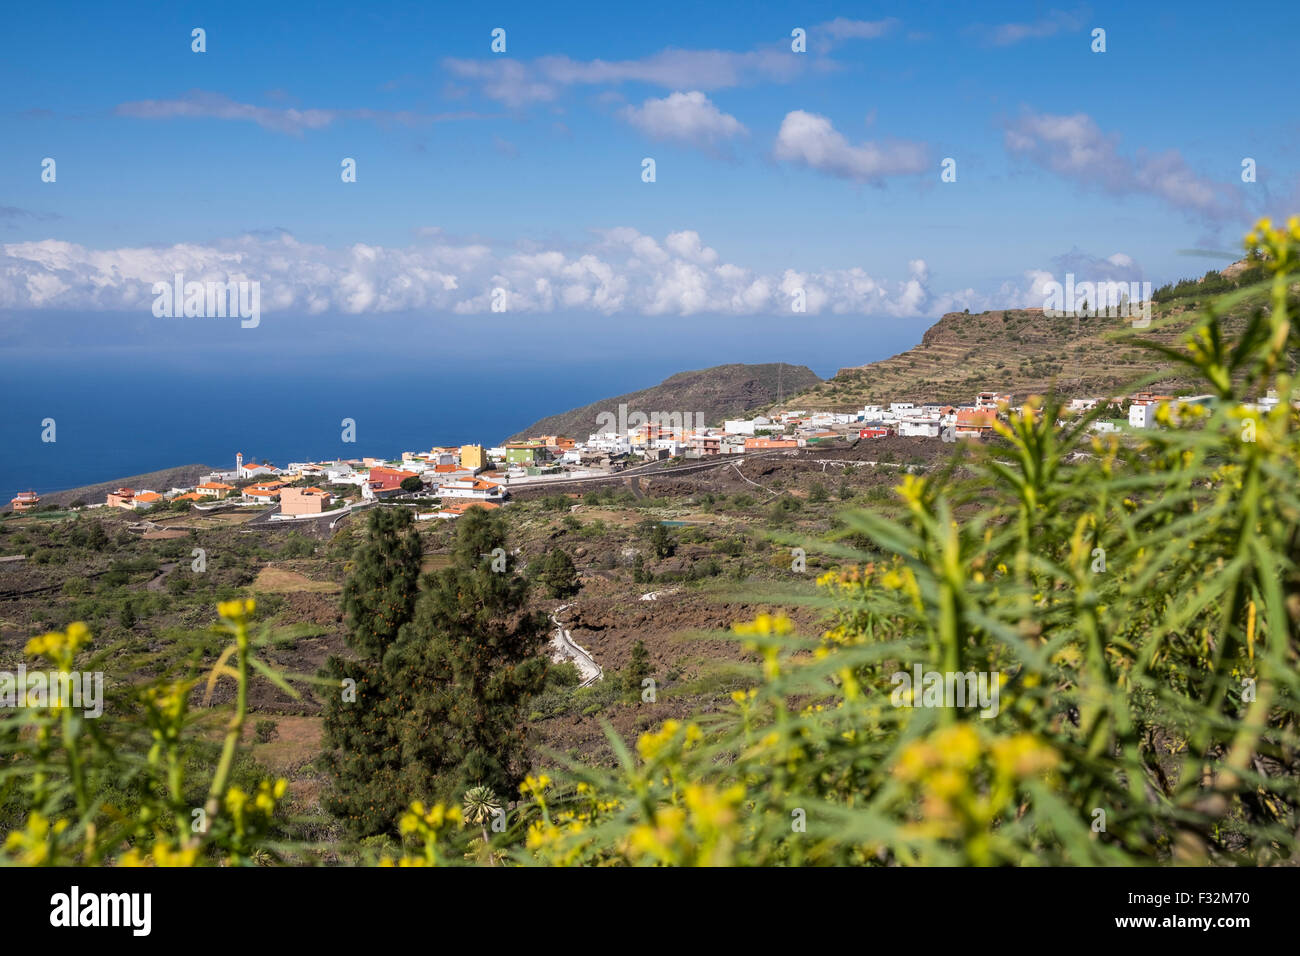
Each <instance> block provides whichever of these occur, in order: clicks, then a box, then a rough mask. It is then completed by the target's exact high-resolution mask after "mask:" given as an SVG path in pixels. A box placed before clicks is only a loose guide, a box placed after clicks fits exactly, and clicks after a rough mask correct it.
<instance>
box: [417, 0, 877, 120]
mask: <svg viewBox="0 0 1300 956" xmlns="http://www.w3.org/2000/svg"><path fill="white" fill-rule="evenodd" d="M898 25H899V21H898V20H896V19H893V18H889V19H884V20H874V21H868V20H848V19H845V18H843V17H839V18H837V19H835V20H831V21H829V22H827V23H820V24H816V25H814V26H812V27H811V28H809V31H808V35H809V38H810V40H811V43H810V52H809V53H808V54H795V53H793V52H792V51H791V49H790V43H789V41H788V40H785V41H782V42H776V43H772V44H768V45H765V46H761V47H758V48H756V49H753V50H743V51H734V50H681V49H675V48H669V49H666V50H661V51H659V52H658V53H653V54H651V55H649V56H644V57H639V58H637V59H631V60H575V59H573V58H571V57H568V56H544V57H539V58H538V59H535V60H528V61H524V60H512V59H507V58H505V57H502V56H493V57H489V58H486V59H474V60H469V59H462V58H458V57H448V58H446V59H444V60H443V61H442V65H443V67H444V68H445V69H446V70H447V71H448V72H450V73H452V74H454V75H455V76H457V77H458V78H460V79H462V80H468V81H470V82H472V83H476V84H478V87H479V89H480V91H481V92H482V93H483V95H484V96H487V97H489V98H490V99H494V100H497V101H499V102H501V103H504V104H505V105H507V106H510V107H512V108H520V107H524V106H529V105H531V104H534V103H546V102H550V101H552V100H554V99H556V98H557V97H558V96H559V95H560V93H561V92H563V90H565V89H566V88H568V87H571V86H617V85H620V84H623V83H647V84H650V85H651V86H658V87H660V88H663V89H669V90H680V89H683V88H689V89H698V90H720V89H728V88H731V87H736V86H744V85H747V84H752V83H758V82H769V83H788V82H790V81H791V80H794V79H795V78H797V77H798V76H800V75H801V74H802V73H804V72H805V71H807V70H817V71H826V70H834V69H837V68H838V66H837V64H835V63H834V62H833V61H830V60H829V59H827V58H826V57H825V56H824V54H825V53H827V52H829V50H830V49H831V48H832V47H833V46H835V45H836V44H837V43H841V42H844V41H846V40H872V39H877V38H879V37H883V36H885V35H887V34H889V33H891V32H892V31H893V30H894V29H895V28H896V27H897V26H898Z"/></svg>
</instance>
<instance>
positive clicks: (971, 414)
mask: <svg viewBox="0 0 1300 956" xmlns="http://www.w3.org/2000/svg"><path fill="white" fill-rule="evenodd" d="M995 421H997V413H996V412H994V411H991V410H989V409H983V408H959V409H958V410H957V421H956V423H955V424H954V426H953V434H955V435H956V436H957V437H958V438H987V437H988V436H990V435H992V434H993V423H994V422H995Z"/></svg>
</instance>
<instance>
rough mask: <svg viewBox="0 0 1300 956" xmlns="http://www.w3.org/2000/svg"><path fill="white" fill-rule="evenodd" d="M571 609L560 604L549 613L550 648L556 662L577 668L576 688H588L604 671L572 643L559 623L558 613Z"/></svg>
mask: <svg viewBox="0 0 1300 956" xmlns="http://www.w3.org/2000/svg"><path fill="white" fill-rule="evenodd" d="M571 607H573V605H572V604H561V605H560V606H559V607H557V608H556V609H555V610H554V611H552V612H551V623H552V624H554V625H555V633H554V634H552V635H551V646H552V647H554V648H555V655H554V656H555V659H556V660H569V661H573V663H574V666H575V667H577V668H578V674H579V675H580V676H581V678H582V680H581V681H580V682H579V684H578V686H579V687H590V686H591V685H592V684H594V683H596V681H598V680H600V679H601V678H603V677H604V676H605V671H604V669H603V668H602V667H601V666H600V665H599V664H597V663H596V659H595V658H594V657H592V656H591V654H590V653H589V652H588V651H587V650H586V649H585V648H582V647H580V646H579V645H578V644H576V643H574V640H573V638H572V637H571V636H570V635H569V632H568V630H567V629H566V628H565V626H564V625H563V624H561V623H560V617H559V615H560V612H561V611H563V610H565V609H566V608H571Z"/></svg>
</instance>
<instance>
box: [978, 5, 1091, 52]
mask: <svg viewBox="0 0 1300 956" xmlns="http://www.w3.org/2000/svg"><path fill="white" fill-rule="evenodd" d="M1082 26H1083V12H1082V11H1075V12H1073V13H1064V12H1062V11H1060V10H1051V11H1049V12H1048V13H1047V15H1046V16H1044V17H1040V18H1039V19H1037V20H1032V21H1030V22H1027V23H1024V22H1021V23H1003V24H1001V25H999V26H996V27H993V28H992V30H990V31H989V33H988V37H989V40H990V42H992V43H993V44H994V45H996V46H1011V45H1012V44H1015V43H1019V42H1020V41H1021V40H1040V39H1043V38H1045V37H1051V36H1056V34H1058V33H1060V32H1062V31H1064V30H1078V29H1079V28H1080V27H1082Z"/></svg>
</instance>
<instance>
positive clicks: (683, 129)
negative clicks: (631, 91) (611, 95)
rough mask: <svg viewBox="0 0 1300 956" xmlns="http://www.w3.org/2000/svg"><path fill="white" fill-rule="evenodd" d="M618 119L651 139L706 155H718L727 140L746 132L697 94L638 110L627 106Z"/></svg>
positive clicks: (650, 103) (653, 102)
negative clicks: (706, 153)
mask: <svg viewBox="0 0 1300 956" xmlns="http://www.w3.org/2000/svg"><path fill="white" fill-rule="evenodd" d="M619 116H621V117H622V118H623V119H625V120H626V121H627V122H629V123H631V124H632V125H633V126H635V127H636V128H637V129H639V130H640V131H641V132H643V133H645V134H646V135H647V136H649V137H650V138H651V139H655V140H660V141H665V142H675V143H684V144H686V145H688V146H694V147H696V148H697V149H703V150H706V151H709V152H718V151H719V149H720V148H721V145H722V144H723V143H724V142H725V141H726V140H729V139H732V138H733V137H736V136H740V135H743V134H745V133H746V132H747V130H746V129H745V127H744V126H743V125H742V124H741V122H740V121H739V120H738V119H736V117H734V116H732V115H730V114H729V113H724V112H722V111H721V110H720V109H718V108H717V107H716V106H714V105H713V103H712V102H711V101H710V100H709V98H708V97H707V96H705V95H704V94H703V93H701V92H699V91H698V90H696V91H694V92H691V93H673V94H671V95H670V96H666V97H664V98H663V99H661V100H656V99H649V100H646V101H645V102H644V103H643V104H641V106H639V107H636V106H627V107H624V108H623V109H621V110H619Z"/></svg>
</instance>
